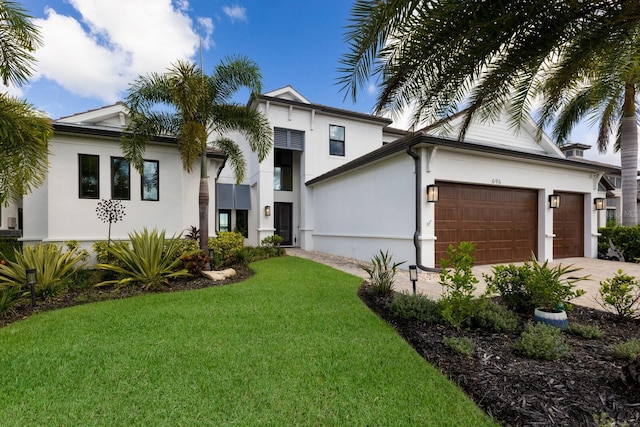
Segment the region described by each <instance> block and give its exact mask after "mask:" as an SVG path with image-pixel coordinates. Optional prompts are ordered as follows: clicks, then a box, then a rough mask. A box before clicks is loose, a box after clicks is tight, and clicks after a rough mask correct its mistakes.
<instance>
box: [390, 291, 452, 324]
mask: <svg viewBox="0 0 640 427" xmlns="http://www.w3.org/2000/svg"><path fill="white" fill-rule="evenodd" d="M390 308H391V312H392V313H393V314H394V315H395V316H398V317H400V318H402V319H406V320H419V321H421V322H425V323H427V324H433V323H440V322H441V321H442V316H441V315H440V307H439V306H438V303H437V301H434V300H432V299H431V298H429V297H427V296H426V295H422V294H416V295H413V294H407V293H402V294H398V295H396V296H395V298H393V301H392V302H391V307H390Z"/></svg>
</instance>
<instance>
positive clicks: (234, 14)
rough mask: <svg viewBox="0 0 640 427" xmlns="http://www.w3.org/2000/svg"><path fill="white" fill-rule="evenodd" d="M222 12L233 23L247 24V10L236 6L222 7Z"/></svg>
mask: <svg viewBox="0 0 640 427" xmlns="http://www.w3.org/2000/svg"><path fill="white" fill-rule="evenodd" d="M222 10H223V11H224V13H225V14H226V15H227V16H228V17H229V18H231V21H233V22H236V21H244V22H247V9H246V8H244V7H242V6H238V5H237V4H234V5H233V6H222Z"/></svg>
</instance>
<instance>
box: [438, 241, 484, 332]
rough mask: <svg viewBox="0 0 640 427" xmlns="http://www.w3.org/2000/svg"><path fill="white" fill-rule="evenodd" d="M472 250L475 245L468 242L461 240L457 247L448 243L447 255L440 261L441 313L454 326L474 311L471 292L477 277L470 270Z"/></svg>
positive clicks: (472, 261) (473, 289) (458, 324)
mask: <svg viewBox="0 0 640 427" xmlns="http://www.w3.org/2000/svg"><path fill="white" fill-rule="evenodd" d="M474 251H475V245H474V244H473V243H470V242H461V243H460V245H459V246H458V247H457V248H456V247H454V246H453V245H449V248H448V249H447V256H448V257H447V258H446V259H443V260H442V261H441V262H440V263H441V265H442V271H441V273H440V284H441V285H442V288H443V292H442V297H441V299H440V308H441V315H442V317H443V318H444V320H446V321H447V322H449V323H450V324H451V325H453V326H454V327H456V328H460V327H461V326H462V324H463V322H465V320H466V319H468V318H469V317H470V316H471V315H472V314H473V313H474V311H475V307H474V303H473V293H474V291H475V284H476V283H478V279H477V278H476V277H475V276H474V275H473V272H472V271H471V268H472V267H473V264H474V263H475V259H474V258H473V256H472V254H473V252H474Z"/></svg>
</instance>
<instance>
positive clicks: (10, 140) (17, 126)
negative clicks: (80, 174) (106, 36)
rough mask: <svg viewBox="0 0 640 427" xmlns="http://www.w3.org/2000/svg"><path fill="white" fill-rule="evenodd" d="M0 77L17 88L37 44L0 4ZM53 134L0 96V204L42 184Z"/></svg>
mask: <svg viewBox="0 0 640 427" xmlns="http://www.w3.org/2000/svg"><path fill="white" fill-rule="evenodd" d="M0 34H1V35H2V36H0V53H1V54H0V78H1V79H2V83H3V84H4V85H5V86H6V85H8V84H9V83H11V84H14V85H21V84H23V83H25V82H26V81H27V79H28V78H29V76H30V75H31V73H32V71H33V68H32V64H33V62H34V61H35V59H34V57H33V55H32V52H33V51H34V50H35V49H36V48H37V47H38V46H40V45H41V44H42V41H41V39H40V35H39V33H38V30H37V28H36V27H35V26H34V25H33V24H32V23H31V17H30V16H29V15H27V13H26V12H25V10H24V9H22V8H21V7H20V6H19V5H18V4H17V3H15V2H12V1H3V2H0ZM52 135H53V131H52V128H51V125H50V123H49V120H48V119H47V118H46V117H45V116H44V114H42V113H41V112H39V111H37V110H36V109H35V108H34V107H33V105H31V104H29V103H27V102H26V101H23V100H20V99H18V98H15V97H12V96H9V95H8V94H6V93H2V94H0V150H1V151H2V156H0V203H7V202H16V201H18V200H20V199H21V198H22V196H24V195H25V194H27V193H29V192H30V191H31V190H32V189H33V188H36V187H38V186H40V185H42V183H43V182H44V178H45V176H46V173H47V168H48V161H47V156H48V154H49V150H48V148H47V143H48V141H49V139H50V138H51V136H52Z"/></svg>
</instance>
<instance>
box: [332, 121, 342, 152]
mask: <svg viewBox="0 0 640 427" xmlns="http://www.w3.org/2000/svg"><path fill="white" fill-rule="evenodd" d="M329 154H330V155H332V156H344V126H336V125H329Z"/></svg>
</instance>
